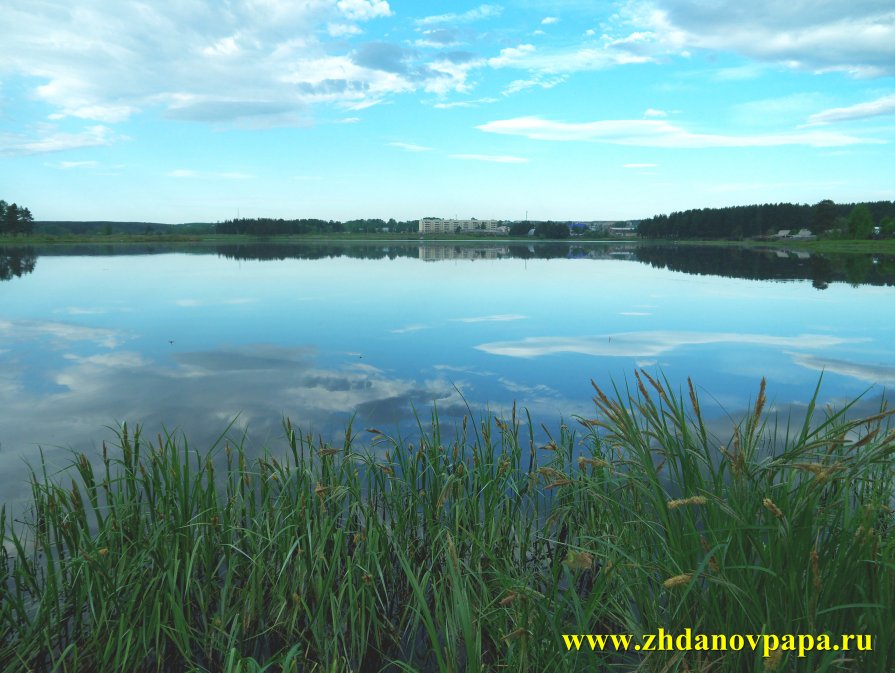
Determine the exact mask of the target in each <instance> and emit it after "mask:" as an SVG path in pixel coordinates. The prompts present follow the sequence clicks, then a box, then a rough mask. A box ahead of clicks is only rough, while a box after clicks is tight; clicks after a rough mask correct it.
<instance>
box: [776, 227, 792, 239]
mask: <svg viewBox="0 0 895 673" xmlns="http://www.w3.org/2000/svg"><path fill="white" fill-rule="evenodd" d="M790 232H792V229H781V230H780V231H778V232H777V235H776V236H775V237H774V238H789V237H790V235H791V233H790Z"/></svg>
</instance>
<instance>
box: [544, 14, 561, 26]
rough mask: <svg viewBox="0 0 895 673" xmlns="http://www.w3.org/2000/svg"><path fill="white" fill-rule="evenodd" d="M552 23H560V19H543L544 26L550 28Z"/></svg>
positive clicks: (553, 17) (555, 17) (546, 17)
mask: <svg viewBox="0 0 895 673" xmlns="http://www.w3.org/2000/svg"><path fill="white" fill-rule="evenodd" d="M551 23H559V17H557V16H545V17H544V18H543V19H541V25H542V26H549V25H550V24H551Z"/></svg>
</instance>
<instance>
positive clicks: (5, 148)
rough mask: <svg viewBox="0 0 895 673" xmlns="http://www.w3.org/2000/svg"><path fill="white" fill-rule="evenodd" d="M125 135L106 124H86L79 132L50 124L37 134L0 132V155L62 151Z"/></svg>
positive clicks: (98, 143) (108, 142)
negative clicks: (68, 131)
mask: <svg viewBox="0 0 895 673" xmlns="http://www.w3.org/2000/svg"><path fill="white" fill-rule="evenodd" d="M126 139H127V136H123V135H121V134H119V133H116V132H115V131H113V130H112V129H110V128H108V127H107V126H101V125H96V126H88V127H86V128H85V129H84V130H83V131H80V132H79V133H64V132H60V131H57V130H55V128H54V127H52V126H46V127H41V128H40V129H39V131H38V133H37V134H34V135H32V136H30V137H29V136H24V135H18V134H0V155H21V154H40V153H43V152H62V151H65V150H74V149H80V148H83V147H100V146H104V145H111V144H112V143H114V142H118V141H120V140H126Z"/></svg>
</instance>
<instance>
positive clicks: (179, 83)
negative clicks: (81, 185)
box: [0, 0, 464, 153]
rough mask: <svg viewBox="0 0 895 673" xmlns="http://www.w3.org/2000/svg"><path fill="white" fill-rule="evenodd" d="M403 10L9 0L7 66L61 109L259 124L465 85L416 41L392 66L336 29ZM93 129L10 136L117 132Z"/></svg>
mask: <svg viewBox="0 0 895 673" xmlns="http://www.w3.org/2000/svg"><path fill="white" fill-rule="evenodd" d="M391 13H392V11H391V8H390V7H389V4H388V2H385V1H384V0H340V1H339V2H334V1H333V0H306V1H304V2H285V1H283V0H231V1H230V2H227V3H220V2H215V1H214V0H192V1H191V2H183V3H174V2H157V3H136V2H134V3H131V2H116V3H111V4H110V3H108V2H103V1H101V0H84V1H83V2H78V3H75V4H72V3H70V2H65V1H64V0H45V1H42V2H40V3H35V2H32V1H31V0H6V1H5V2H3V3H0V26H16V29H15V30H14V31H6V32H5V34H4V35H3V38H2V39H0V77H4V76H6V75H11V76H16V77H21V78H22V79H23V81H24V82H26V83H32V82H35V83H36V84H30V86H31V87H32V88H31V91H30V92H29V93H30V94H31V95H32V96H33V97H34V98H36V99H37V100H38V101H39V102H41V103H44V104H47V105H49V106H50V108H51V110H50V116H51V119H53V120H59V119H62V118H80V119H89V120H94V121H95V122H100V123H104V124H114V123H120V122H123V121H125V120H126V119H128V118H129V117H132V116H133V115H135V114H138V113H140V112H142V111H145V110H148V109H153V110H159V111H160V113H161V114H162V116H163V117H166V118H169V119H178V120H188V121H200V122H211V123H215V124H231V123H235V124H238V125H240V126H244V127H246V126H247V127H250V128H257V127H270V126H284V125H307V124H308V123H309V120H310V119H311V117H312V112H311V111H312V108H313V107H314V106H316V105H320V104H336V105H351V106H355V107H356V108H358V109H359V108H360V107H362V106H364V105H369V104H371V102H375V101H378V100H381V99H383V98H385V97H388V96H389V95H393V94H400V93H402V92H409V91H414V90H419V89H422V88H424V87H426V86H427V84H430V80H431V81H432V82H433V83H434V82H436V81H437V86H438V87H441V89H442V90H444V91H451V90H461V89H464V81H463V78H462V77H461V78H459V79H458V78H456V77H454V75H453V73H448V72H446V71H445V69H444V68H440V69H434V68H429V67H428V66H429V64H428V63H426V62H425V61H424V60H423V58H424V57H423V56H421V55H420V54H416V53H411V52H408V59H409V60H408V63H407V68H406V71H404V72H386V71H384V70H382V69H377V67H375V65H370V66H367V67H364V66H361V65H358V64H356V63H354V62H353V61H352V56H354V55H355V52H356V51H357V50H356V49H353V47H352V46H350V45H347V44H345V43H343V42H333V41H332V40H331V39H330V38H331V36H336V37H340V38H344V37H346V36H349V35H355V34H357V33H358V32H359V30H360V29H359V28H358V27H357V26H356V25H355V23H354V22H358V21H366V20H370V19H375V18H378V17H387V16H390V15H391ZM432 86H435V84H432ZM92 128H93V129H94V131H93V132H92V133H93V135H89V134H90V131H84V132H83V133H80V134H76V133H74V132H72V131H71V130H70V129H69V130H67V133H68V134H69V135H68V136H60V137H50V138H48V139H47V141H46V142H45V143H44V144H43V145H40V146H35V145H34V144H33V142H31V141H30V138H29V139H23V138H19V137H18V136H16V137H11V136H4V137H3V138H2V139H0V143H2V145H4V146H5V147H4V151H5V152H6V153H11V151H12V150H11V148H10V145H12V144H15V145H16V149H15V151H16V152H19V153H23V152H34V151H48V148H49V149H54V148H51V147H50V145H51V144H52V143H53V142H54V141H55V143H56V144H58V145H62V146H64V147H65V148H68V147H78V146H88V145H91V144H106V143H107V142H109V138H108V137H103V136H101V135H99V134H98V133H97V132H96V130H95V129H98V128H101V127H92ZM19 135H27V134H19ZM46 135H50V134H49V133H48V134H46ZM75 136H79V137H75Z"/></svg>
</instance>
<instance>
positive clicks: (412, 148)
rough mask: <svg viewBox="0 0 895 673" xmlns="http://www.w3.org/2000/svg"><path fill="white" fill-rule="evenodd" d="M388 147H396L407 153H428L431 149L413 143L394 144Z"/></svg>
mask: <svg viewBox="0 0 895 673" xmlns="http://www.w3.org/2000/svg"><path fill="white" fill-rule="evenodd" d="M389 145H390V146H391V147H397V148H399V149H402V150H406V151H408V152H428V151H430V150H431V149H432V148H431V147H426V146H425V145H414V144H413V143H402V142H394V143H389Z"/></svg>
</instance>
